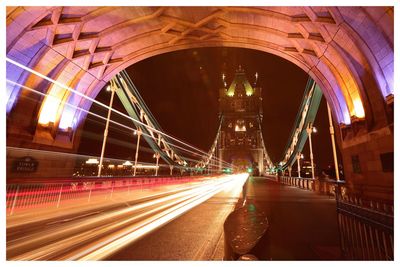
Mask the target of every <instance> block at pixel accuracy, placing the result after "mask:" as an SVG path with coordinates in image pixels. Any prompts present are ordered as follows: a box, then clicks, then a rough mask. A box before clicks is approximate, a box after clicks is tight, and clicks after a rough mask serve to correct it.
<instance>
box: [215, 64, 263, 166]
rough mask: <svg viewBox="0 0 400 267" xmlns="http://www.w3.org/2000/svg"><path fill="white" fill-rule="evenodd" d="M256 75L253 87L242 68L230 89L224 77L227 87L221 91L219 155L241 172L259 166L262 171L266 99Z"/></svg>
mask: <svg viewBox="0 0 400 267" xmlns="http://www.w3.org/2000/svg"><path fill="white" fill-rule="evenodd" d="M257 79H258V74H257V73H256V74H255V81H254V83H253V85H251V84H250V82H249V81H248V80H247V77H246V74H245V72H244V69H242V67H241V66H239V68H238V69H237V70H236V73H235V77H234V79H233V81H232V83H231V84H230V86H229V87H227V86H226V85H227V84H226V82H225V75H223V82H224V88H221V89H220V92H219V112H220V116H221V119H222V125H221V135H220V140H219V144H218V153H219V154H218V156H219V158H220V159H221V160H223V161H227V162H229V163H232V164H233V165H235V166H236V168H238V169H242V170H243V169H245V168H248V167H256V168H258V170H259V171H262V170H263V168H264V166H263V145H262V133H261V122H262V117H263V115H262V97H261V88H260V87H259V86H258V85H257Z"/></svg>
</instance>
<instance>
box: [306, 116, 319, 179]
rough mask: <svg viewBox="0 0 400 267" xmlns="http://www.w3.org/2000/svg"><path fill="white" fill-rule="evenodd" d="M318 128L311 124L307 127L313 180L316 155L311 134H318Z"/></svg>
mask: <svg viewBox="0 0 400 267" xmlns="http://www.w3.org/2000/svg"><path fill="white" fill-rule="evenodd" d="M316 132H317V128H315V127H313V126H312V123H311V122H310V123H309V124H308V127H307V134H308V141H309V144H310V160H311V176H312V178H313V179H315V173H314V155H313V151H312V141H311V134H312V133H316Z"/></svg>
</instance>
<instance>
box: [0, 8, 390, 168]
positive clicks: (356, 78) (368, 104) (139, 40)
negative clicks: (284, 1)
mask: <svg viewBox="0 0 400 267" xmlns="http://www.w3.org/2000/svg"><path fill="white" fill-rule="evenodd" d="M393 9H394V8H393V7H165V6H164V7H68V6H67V7H46V8H43V7H7V42H6V43H7V58H9V59H11V60H14V61H16V62H19V63H20V64H22V65H25V66H29V67H30V68H31V69H33V70H37V71H39V72H41V70H42V73H43V74H45V75H47V74H48V73H50V72H52V71H53V72H52V73H53V74H52V76H53V77H56V79H57V78H58V77H60V79H66V78H65V77H69V78H68V79H67V80H68V81H67V83H68V85H69V86H72V87H74V88H73V89H76V90H79V91H80V92H82V93H84V94H86V95H88V96H91V97H95V96H96V95H97V93H98V92H99V90H101V88H102V87H103V86H104V85H105V84H106V83H107V82H108V80H109V79H110V78H111V77H112V76H113V75H115V74H116V73H117V72H118V71H120V70H122V69H124V68H126V67H127V66H129V65H131V64H133V63H135V62H138V61H140V60H143V59H145V58H148V57H151V56H155V55H158V54H161V53H166V52H171V51H177V50H182V49H187V48H195V47H210V46H228V47H242V48H250V49H256V50H260V51H263V52H268V53H272V54H275V55H277V56H280V57H282V58H285V59H286V60H288V61H290V62H292V63H294V64H296V65H297V66H299V67H300V68H302V69H303V70H304V71H306V72H307V73H308V74H309V75H310V76H311V77H312V78H313V79H314V80H315V81H317V83H318V84H319V85H320V87H321V88H322V89H323V91H324V94H325V96H326V98H327V101H328V102H329V104H330V106H331V108H332V110H333V111H334V118H335V121H336V123H337V124H341V125H342V126H341V127H342V132H341V138H342V139H343V142H344V143H343V147H344V148H346V147H353V146H354V145H356V146H357V144H361V143H362V142H363V141H355V140H364V139H365V135H368V134H369V133H370V132H372V131H379V130H380V129H384V128H385V127H389V129H391V128H390V127H391V126H390V125H392V123H393V122H392V121H391V120H390V117H391V116H392V115H391V112H392V109H393V108H392V107H393V76H394V74H393V65H394V59H393V47H394V45H393V29H394V17H393ZM61 62H66V63H65V64H63V65H62V66H61V65H59V64H60V63H61ZM11 65H12V64H10V62H8V64H7V66H10V68H8V67H7V68H8V69H10V71H8V70H7V76H8V77H10V79H11V78H12V79H16V80H18V81H19V83H20V84H22V85H27V84H28V85H30V84H31V82H30V77H31V76H32V75H31V74H27V72H26V71H20V72H18V73H17V74H15V73H16V72H14V71H12V70H11V69H12V67H11ZM43 66H45V67H43ZM56 66H59V67H58V68H57V67H56ZM9 72H10V73H9ZM11 72H14V74H15V75H14V76H16V77H14V76H13V75H12V74H11ZM54 72H56V73H54ZM39 83H40V81H37V82H35V83H33V85H31V86H33V87H35V86H37V84H39ZM7 88H8V89H7V90H9V92H8V94H7V95H9V96H12V97H10V98H9V101H13V102H15V103H16V104H15V105H14V103H9V105H8V106H10V107H14V108H12V109H11V110H10V111H9V112H10V113H11V114H12V113H13V112H15V111H17V110H20V109H18V108H16V106H18V105H23V104H24V100H23V99H22V98H19V97H18V96H19V95H20V94H21V93H20V92H19V91H18V90H19V88H18V86H14V87H11V86H10V87H8V86H7ZM37 89H38V88H37ZM44 90H45V91H46V90H47V91H46V92H47V93H48V92H49V90H51V88H47V89H46V88H44ZM68 101H70V102H71V103H74V104H78V103H79V105H80V106H81V107H83V108H84V109H87V110H88V109H89V108H90V103H89V102H88V101H85V100H84V99H77V98H71V97H68ZM41 109H42V107H40V108H37V107H31V110H30V111H29V112H37V111H38V110H41ZM61 109H62V108H61ZM65 112H72V113H73V115H72V116H73V118H74V119H75V121H78V122H77V125H78V126H79V122H82V120H83V118H84V116H82V112H77V111H71V110H69V111H67V110H65V109H62V112H61V113H60V114H61V115H60V116H58V118H57V120H58V121H60V117H62V116H67V115H66V114H64V113H65ZM74 119H72V120H70V121H74ZM16 124H18V122H15V123H13V122H12V121H10V123H8V125H7V127H8V129H12V128H13V127H16V126H15V125H16ZM57 124H58V123H57ZM71 126H72V125H71ZM30 127H33V126H32V125H30ZM76 129H79V127H77V128H76ZM360 129H361V131H360ZM52 131H53V132H54V131H55V132H58V131H59V129H53V130H52ZM72 131H74V129H72ZM382 131H384V130H382ZM389 131H390V130H389ZM37 132H38V131H36V133H37ZM382 134H383V133H382ZM56 135H57V134H56ZM383 135H385V134H383ZM362 136H364V137H362ZM387 136H389V137H388V138H390V136H392V133H389V134H388V135H387ZM18 138H22V139H23V138H27V137H26V136H25V137H21V136H18V135H16V136H15V139H18ZM54 138H55V139H57V136H55V137H54ZM363 138H364V139H363ZM28 139H29V138H28ZM347 139H348V140H347ZM367 139H368V138H367ZM34 140H37V139H35V136H33V137H32V139H31V140H30V141H31V142H33V143H35V141H34ZM64 141H65V140H64ZM64 141H63V142H64ZM70 142H72V143H71V144H69V145H68V146H65V144H63V143H62V142H61V143H57V142H56V140H51V142H47V141H46V142H44V143H42V144H43V145H49V144H51V145H52V146H56V147H57V146H58V145H57V144H59V147H64V148H65V147H69V148H73V147H74V144H73V143H74V140H70ZM357 142H358V143H357ZM360 142H361V143H360ZM17 143H18V142H17ZM25 143H26V142H25ZM39 143H40V142H39ZM35 146H36V145H35ZM388 149H389V148H386V149H385V150H388ZM392 150H393V149H392ZM349 155H350V154H349ZM374 157H375V158H376V155H375V156H374ZM345 160H346V161H349V159H345ZM375 161H376V160H375ZM349 162H350V161H349ZM349 164H350V163H349ZM375 164H376V163H375ZM347 169H350V165H349V166H347Z"/></svg>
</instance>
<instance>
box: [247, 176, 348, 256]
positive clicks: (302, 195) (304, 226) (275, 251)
mask: <svg viewBox="0 0 400 267" xmlns="http://www.w3.org/2000/svg"><path fill="white" fill-rule="evenodd" d="M246 202H247V205H251V204H253V205H254V207H255V208H257V209H259V210H261V211H263V212H265V213H266V214H267V217H268V222H269V229H268V232H267V234H266V235H265V236H264V237H263V238H262V239H261V240H260V242H259V243H258V245H256V247H255V248H254V249H253V253H254V254H255V255H256V256H257V257H258V258H259V259H261V260H340V259H341V256H340V240H339V229H338V224H337V215H336V202H335V199H334V198H332V197H328V196H325V195H319V194H317V193H315V192H312V191H308V190H303V189H299V188H296V187H292V186H287V185H282V184H278V183H277V182H276V181H273V180H270V179H268V178H263V177H259V178H256V177H251V178H250V179H249V181H248V183H247V200H246Z"/></svg>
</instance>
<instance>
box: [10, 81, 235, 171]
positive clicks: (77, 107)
mask: <svg viewBox="0 0 400 267" xmlns="http://www.w3.org/2000/svg"><path fill="white" fill-rule="evenodd" d="M6 82H7V83H10V84H13V85H18V86H20V87H21V88H23V89H24V90H27V91H30V92H33V93H35V94H38V95H41V96H45V97H53V98H56V96H53V95H50V94H45V93H42V92H39V91H37V90H35V89H33V88H30V87H28V86H25V85H22V84H20V83H17V82H14V81H11V80H9V79H6ZM60 103H62V104H63V105H67V106H69V107H72V108H76V109H77V110H79V111H82V112H84V113H87V114H90V115H92V116H94V117H97V118H99V119H102V120H104V121H106V120H107V118H106V117H104V116H101V115H99V114H96V113H93V112H91V111H89V110H86V109H83V108H81V107H79V106H76V105H72V104H70V103H68V102H67V100H66V99H63V100H61V101H60ZM126 116H127V115H126ZM129 118H130V117H129ZM131 120H134V119H131ZM134 121H135V120H134ZM110 122H111V123H113V124H115V125H117V126H119V127H121V128H124V129H127V130H129V131H130V133H132V132H134V131H135V130H136V129H135V128H132V127H129V126H127V125H124V124H122V123H119V122H117V121H115V120H111V119H110ZM142 135H145V136H147V137H150V138H153V137H152V136H151V135H149V134H146V133H142ZM176 140H178V139H176ZM165 142H166V143H167V144H168V145H170V146H172V147H174V148H175V149H177V150H179V151H181V152H187V153H188V154H190V155H195V156H198V157H199V158H201V157H204V156H208V155H209V154H208V153H207V152H204V151H202V150H200V151H201V152H202V154H199V153H197V152H194V151H191V150H188V149H186V148H184V147H181V146H179V145H176V144H174V143H172V142H168V141H165ZM212 158H213V159H215V160H219V159H218V158H217V157H215V156H212ZM186 159H188V161H192V162H197V161H198V160H196V159H193V158H188V157H186ZM222 162H223V163H224V167H226V166H231V164H230V163H228V162H226V161H222ZM210 166H214V167H217V166H218V165H216V164H215V165H211V164H210ZM177 168H186V167H182V166H179V167H177Z"/></svg>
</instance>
